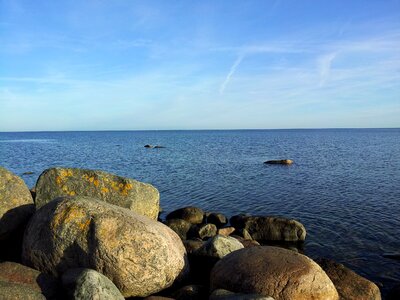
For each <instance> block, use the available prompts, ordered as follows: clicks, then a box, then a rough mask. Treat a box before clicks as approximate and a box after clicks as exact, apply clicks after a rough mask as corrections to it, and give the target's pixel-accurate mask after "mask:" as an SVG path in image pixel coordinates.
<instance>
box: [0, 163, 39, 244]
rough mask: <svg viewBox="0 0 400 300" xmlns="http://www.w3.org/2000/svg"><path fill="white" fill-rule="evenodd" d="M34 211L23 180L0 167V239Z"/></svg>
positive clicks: (9, 233)
mask: <svg viewBox="0 0 400 300" xmlns="http://www.w3.org/2000/svg"><path fill="white" fill-rule="evenodd" d="M34 211H35V206H34V204H33V198H32V195H31V192H30V191H29V189H28V187H27V186H26V184H25V182H24V181H23V180H22V179H21V178H20V177H18V176H17V175H15V174H14V173H12V172H10V171H9V170H7V169H5V168H2V167H0V240H4V239H7V238H8V237H9V236H10V235H11V234H12V233H14V232H15V230H17V229H18V228H19V227H20V226H23V225H24V224H25V223H26V222H27V221H28V220H29V218H30V216H31V215H32V214H33V213H34Z"/></svg>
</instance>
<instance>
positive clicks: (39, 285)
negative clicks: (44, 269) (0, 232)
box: [0, 262, 58, 299]
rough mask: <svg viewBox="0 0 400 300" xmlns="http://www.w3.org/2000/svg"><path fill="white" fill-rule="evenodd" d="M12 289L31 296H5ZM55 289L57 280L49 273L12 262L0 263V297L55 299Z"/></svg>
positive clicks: (17, 293)
mask: <svg viewBox="0 0 400 300" xmlns="http://www.w3.org/2000/svg"><path fill="white" fill-rule="evenodd" d="M12 289H15V291H16V295H19V294H23V293H26V295H31V297H32V298H24V297H21V298H18V297H16V295H15V296H14V297H11V296H10V297H8V296H7V297H6V295H7V293H8V291H9V290H11V291H12ZM57 289H58V282H57V281H56V279H55V278H53V277H51V276H49V275H46V274H43V273H40V272H39V271H37V270H34V269H31V268H28V267H26V266H23V265H21V264H18V263H14V262H3V263H0V299H45V298H47V299H56V298H57ZM10 295H13V294H10ZM2 297H5V298H2Z"/></svg>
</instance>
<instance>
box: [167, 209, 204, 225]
mask: <svg viewBox="0 0 400 300" xmlns="http://www.w3.org/2000/svg"><path fill="white" fill-rule="evenodd" d="M203 218H204V211H203V210H202V209H201V208H198V207H194V206H188V207H183V208H180V209H177V210H174V211H173V212H171V213H169V214H168V215H167V217H166V219H167V220H169V219H182V220H185V221H186V222H189V223H191V224H201V223H202V222H203Z"/></svg>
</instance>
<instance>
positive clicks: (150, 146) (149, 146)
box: [144, 145, 153, 148]
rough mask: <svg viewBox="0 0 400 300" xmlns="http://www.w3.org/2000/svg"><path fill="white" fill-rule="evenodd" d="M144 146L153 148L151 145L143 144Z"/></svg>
mask: <svg viewBox="0 0 400 300" xmlns="http://www.w3.org/2000/svg"><path fill="white" fill-rule="evenodd" d="M144 147H145V148H153V146H152V145H144Z"/></svg>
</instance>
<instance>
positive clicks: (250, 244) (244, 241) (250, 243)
mask: <svg viewBox="0 0 400 300" xmlns="http://www.w3.org/2000/svg"><path fill="white" fill-rule="evenodd" d="M231 237H233V238H235V239H237V240H238V241H239V242H240V243H242V245H243V247H245V248H249V247H254V246H260V243H259V242H257V241H255V240H247V239H245V238H244V237H241V236H238V235H231Z"/></svg>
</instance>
